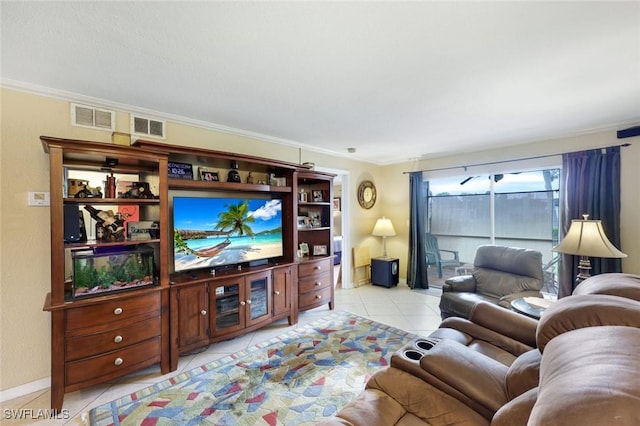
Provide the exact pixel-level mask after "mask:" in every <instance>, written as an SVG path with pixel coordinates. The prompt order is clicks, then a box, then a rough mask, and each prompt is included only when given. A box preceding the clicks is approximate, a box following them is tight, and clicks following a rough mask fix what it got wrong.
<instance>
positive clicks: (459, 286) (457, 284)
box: [442, 275, 476, 293]
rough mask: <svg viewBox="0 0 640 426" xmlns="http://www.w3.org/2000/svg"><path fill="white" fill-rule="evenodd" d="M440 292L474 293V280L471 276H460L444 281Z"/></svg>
mask: <svg viewBox="0 0 640 426" xmlns="http://www.w3.org/2000/svg"><path fill="white" fill-rule="evenodd" d="M442 291H443V292H444V291H450V292H469V293H475V291H476V279H475V278H474V277H473V275H460V276H458V277H453V278H449V279H447V280H445V282H444V284H443V285H442Z"/></svg>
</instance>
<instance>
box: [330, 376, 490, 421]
mask: <svg viewBox="0 0 640 426" xmlns="http://www.w3.org/2000/svg"><path fill="white" fill-rule="evenodd" d="M366 388H367V390H371V389H377V390H380V391H382V392H384V393H385V394H387V395H389V396H390V397H391V398H393V399H394V400H396V401H397V402H398V403H400V405H402V407H403V408H404V409H405V410H406V411H407V413H410V414H412V415H413V416H416V417H418V418H420V419H421V420H422V421H424V422H425V424H427V425H433V426H435V425H438V426H444V425H488V424H489V421H488V420H487V419H485V418H484V417H483V416H481V415H480V414H478V413H477V412H476V411H474V410H472V409H471V408H470V407H468V406H467V405H465V404H463V403H462V402H460V401H458V400H457V399H455V398H453V397H452V396H450V395H447V394H446V393H444V392H441V391H439V390H438V389H436V388H434V387H432V386H430V385H429V384H428V383H426V382H425V381H424V380H422V379H420V378H418V377H416V376H414V375H412V374H410V373H407V372H405V371H402V370H399V369H397V368H394V367H389V368H386V369H384V370H380V371H378V372H377V373H375V374H374V375H373V376H372V377H371V380H369V382H367V386H366ZM340 413H342V411H341V412H340ZM373 414H374V415H375V412H374V413H373ZM340 415H342V414H340ZM400 420H402V421H406V420H408V419H407V418H405V417H404V416H403V417H402V418H401V419H399V420H398V423H397V424H398V425H402V424H403V423H400ZM354 424H359V425H362V426H370V425H377V424H380V425H382V423H375V422H374V423H367V422H361V423H354ZM393 424H395V423H384V425H385V426H389V425H393ZM405 424H406V423H405ZM403 426H404V425H403Z"/></svg>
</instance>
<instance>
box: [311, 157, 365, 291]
mask: <svg viewBox="0 0 640 426" xmlns="http://www.w3.org/2000/svg"><path fill="white" fill-rule="evenodd" d="M316 169H317V170H318V171H320V172H326V173H333V174H334V175H340V178H341V179H342V200H341V203H340V210H341V214H340V219H341V224H340V228H341V229H342V259H341V266H342V268H341V269H342V288H353V287H355V286H354V285H353V282H352V280H351V244H350V243H349V234H350V232H351V229H350V227H349V214H350V212H349V206H350V205H351V186H350V179H349V177H350V174H349V170H341V169H332V168H328V167H320V166H316ZM332 243H333V241H332Z"/></svg>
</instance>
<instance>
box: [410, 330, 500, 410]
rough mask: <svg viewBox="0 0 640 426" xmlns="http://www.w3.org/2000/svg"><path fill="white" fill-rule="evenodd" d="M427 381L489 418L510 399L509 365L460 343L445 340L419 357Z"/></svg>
mask: <svg viewBox="0 0 640 426" xmlns="http://www.w3.org/2000/svg"><path fill="white" fill-rule="evenodd" d="M420 368H421V369H422V370H423V371H424V372H425V373H426V374H425V376H424V377H423V379H424V380H426V381H427V382H428V383H430V384H432V385H433V386H434V387H436V388H438V389H440V390H441V391H443V392H445V393H449V394H450V395H451V396H453V397H455V398H457V399H459V400H461V401H462V402H465V403H466V404H467V405H470V404H469V403H470V402H471V403H472V405H470V406H472V407H473V405H475V404H477V405H479V406H480V407H483V408H484V409H485V410H483V411H484V412H485V413H484V414H485V415H488V416H489V418H491V416H493V414H494V413H495V412H496V411H497V410H498V409H499V408H500V407H502V406H503V405H504V404H506V403H507V402H508V396H507V389H506V377H507V371H508V368H507V367H506V366H505V365H503V364H501V363H500V362H498V361H495V360H493V359H491V358H489V357H487V356H484V355H482V354H480V353H478V352H476V351H474V350H473V349H470V348H468V347H467V346H464V345H462V344H460V343H458V342H455V341H451V340H442V341H440V342H438V343H437V344H436V345H435V346H434V347H433V348H432V349H431V350H429V351H427V352H426V353H425V354H424V355H423V356H422V358H421V359H420Z"/></svg>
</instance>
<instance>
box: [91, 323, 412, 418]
mask: <svg viewBox="0 0 640 426" xmlns="http://www.w3.org/2000/svg"><path fill="white" fill-rule="evenodd" d="M415 337H417V336H415V335H413V334H411V333H408V332H405V331H402V330H399V329H397V328H393V327H390V326H387V325H384V324H380V323H377V322H375V321H371V320H369V319H366V318H362V317H360V316H357V315H354V314H351V313H348V312H335V313H333V314H331V316H329V317H327V318H325V319H322V320H319V321H316V322H314V323H311V324H308V325H306V326H304V327H301V328H299V329H297V330H295V331H292V332H289V333H287V334H285V335H283V336H280V337H276V338H273V339H271V340H269V341H267V342H264V343H261V344H258V345H255V346H253V347H252V348H250V349H248V350H246V351H242V352H238V353H236V354H234V355H231V356H228V357H225V358H222V359H220V360H217V361H214V362H211V363H208V364H205V365H203V366H201V367H198V368H196V369H194V370H191V371H189V372H186V373H181V374H179V375H177V376H174V377H172V378H171V379H169V380H166V381H164V382H161V383H158V384H156V385H154V386H151V387H148V388H146V389H143V390H141V391H139V392H136V393H134V394H130V395H127V396H124V397H122V398H120V399H117V400H115V401H112V402H110V403H108V404H104V405H102V406H100V407H97V408H94V409H93V410H91V412H90V420H91V424H94V425H176V424H183V425H196V424H209V425H286V426H293V425H310V424H314V423H315V422H317V421H319V420H321V419H322V418H324V417H330V416H332V415H334V414H335V413H336V412H337V411H338V410H340V409H341V408H342V407H343V406H345V405H346V404H347V403H348V402H349V401H350V400H352V399H353V398H355V396H356V395H357V394H359V393H360V392H361V391H362V389H364V385H365V383H366V382H367V380H368V379H369V377H370V376H371V375H372V374H373V373H374V372H376V371H377V370H379V369H381V368H383V367H386V366H387V365H388V363H389V360H390V358H391V355H392V354H393V352H395V351H396V350H397V349H400V348H401V347H402V346H403V345H405V344H406V343H408V342H409V341H410V340H412V339H414V338H415Z"/></svg>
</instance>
